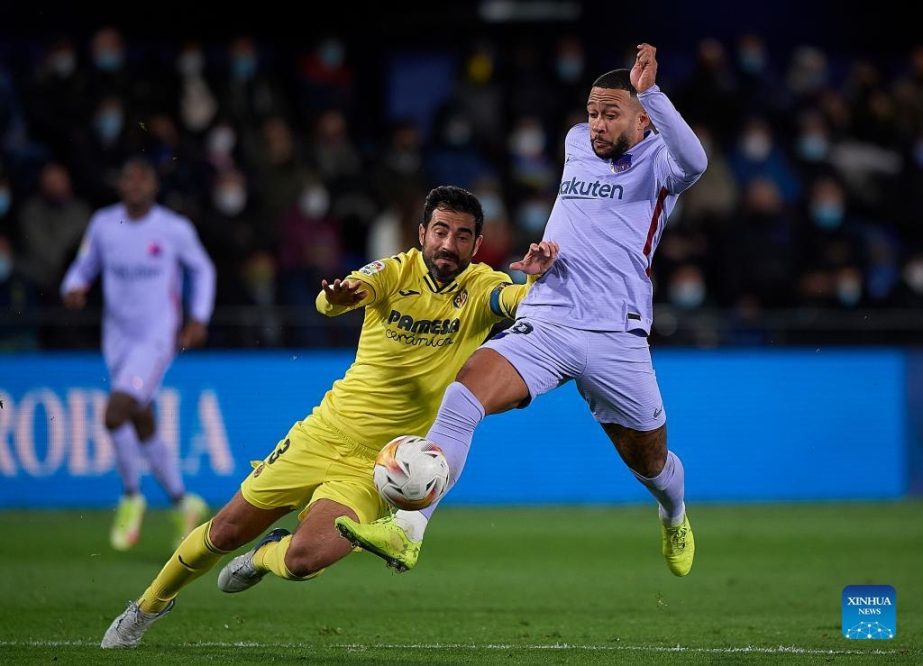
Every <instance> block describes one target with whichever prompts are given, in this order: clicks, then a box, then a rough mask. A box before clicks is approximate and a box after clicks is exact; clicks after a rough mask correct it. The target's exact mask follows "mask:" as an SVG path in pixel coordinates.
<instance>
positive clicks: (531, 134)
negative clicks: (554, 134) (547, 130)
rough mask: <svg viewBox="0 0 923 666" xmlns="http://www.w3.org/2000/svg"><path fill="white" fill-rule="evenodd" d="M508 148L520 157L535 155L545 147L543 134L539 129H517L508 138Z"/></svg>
mask: <svg viewBox="0 0 923 666" xmlns="http://www.w3.org/2000/svg"><path fill="white" fill-rule="evenodd" d="M510 149H511V150H512V151H513V154H514V155H519V156H520V157H535V156H537V155H540V154H541V153H542V151H543V150H544V149H545V135H544V134H543V133H542V131H541V130H540V129H521V130H518V131H517V132H516V133H515V134H513V137H512V138H511V139H510Z"/></svg>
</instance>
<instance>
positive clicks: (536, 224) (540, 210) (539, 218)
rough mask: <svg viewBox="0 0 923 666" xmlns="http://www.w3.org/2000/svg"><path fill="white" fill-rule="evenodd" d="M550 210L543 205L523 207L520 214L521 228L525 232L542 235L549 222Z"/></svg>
mask: <svg viewBox="0 0 923 666" xmlns="http://www.w3.org/2000/svg"><path fill="white" fill-rule="evenodd" d="M549 212H550V211H549V210H548V208H547V207H546V206H545V205H544V204H541V203H531V204H526V205H525V206H523V208H522V210H521V211H520V212H519V226H520V227H522V229H523V231H529V232H532V233H541V232H542V230H543V229H544V228H545V223H546V222H548V214H549Z"/></svg>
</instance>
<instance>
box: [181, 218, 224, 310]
mask: <svg viewBox="0 0 923 666" xmlns="http://www.w3.org/2000/svg"><path fill="white" fill-rule="evenodd" d="M177 254H178V256H179V260H180V263H182V264H183V268H185V269H186V270H187V271H188V273H189V279H190V280H191V281H192V293H191V295H190V303H189V315H190V316H191V317H192V318H193V319H195V320H196V321H199V322H202V323H207V322H208V320H209V319H211V316H212V309H213V308H214V307H215V266H214V264H213V263H212V260H211V259H209V257H208V253H207V252H205V248H204V247H202V243H201V242H200V241H199V236H198V234H196V232H195V228H194V227H193V226H192V223H191V222H188V221H185V223H184V224H183V225H182V226H181V232H180V239H179V248H178V252H177Z"/></svg>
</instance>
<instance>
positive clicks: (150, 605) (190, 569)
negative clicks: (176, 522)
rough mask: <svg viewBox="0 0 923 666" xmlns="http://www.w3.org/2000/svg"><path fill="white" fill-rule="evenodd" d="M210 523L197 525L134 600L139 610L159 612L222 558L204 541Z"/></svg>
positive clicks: (218, 552)
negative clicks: (136, 599)
mask: <svg viewBox="0 0 923 666" xmlns="http://www.w3.org/2000/svg"><path fill="white" fill-rule="evenodd" d="M211 524H212V523H211V521H208V522H207V523H204V524H202V525H199V526H198V527H197V528H195V529H194V530H192V531H191V532H190V533H189V536H187V537H186V538H185V539H183V542H182V543H181V544H180V545H179V548H177V549H176V552H174V553H173V555H171V556H170V559H169V560H167V563H166V564H165V565H164V567H163V569H161V570H160V573H159V574H157V577H156V578H155V579H154V581H153V582H152V583H151V585H150V587H148V588H147V589H146V590H145V591H144V594H142V595H141V598H140V599H138V605H139V606H140V607H141V610H143V611H145V612H146V613H159V612H160V611H162V610H163V609H164V608H166V607H167V605H168V604H169V603H170V600H171V599H173V598H174V597H175V596H176V595H177V593H178V592H179V591H180V590H181V589H182V588H184V587H185V586H186V585H188V584H189V583H191V582H192V581H194V580H195V579H196V578H198V577H199V576H201V575H202V574H204V573H206V572H207V571H208V570H209V569H211V568H212V567H213V566H215V565H216V564H217V563H218V561H219V560H220V559H221V558H222V557H223V556H224V555H225V553H224V552H223V551H221V550H218V549H217V548H215V547H214V546H213V545H212V543H211V541H209V539H208V530H209V528H210V527H211Z"/></svg>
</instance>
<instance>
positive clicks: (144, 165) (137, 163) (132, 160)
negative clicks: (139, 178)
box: [120, 155, 159, 180]
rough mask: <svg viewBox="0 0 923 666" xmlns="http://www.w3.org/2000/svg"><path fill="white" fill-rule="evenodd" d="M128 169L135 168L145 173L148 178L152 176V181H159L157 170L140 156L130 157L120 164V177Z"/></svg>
mask: <svg viewBox="0 0 923 666" xmlns="http://www.w3.org/2000/svg"><path fill="white" fill-rule="evenodd" d="M130 167H136V168H138V169H141V170H142V171H146V172H147V174H148V175H149V176H153V177H154V180H159V178H158V176H157V169H156V168H155V167H154V164H153V163H152V162H151V161H150V160H149V159H147V158H146V157H142V156H141V155H132V156H131V157H129V158H128V159H127V160H125V162H124V163H123V164H122V170H121V171H120V175H121V174H124V173H125V172H126V171H128V169H129V168H130Z"/></svg>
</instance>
